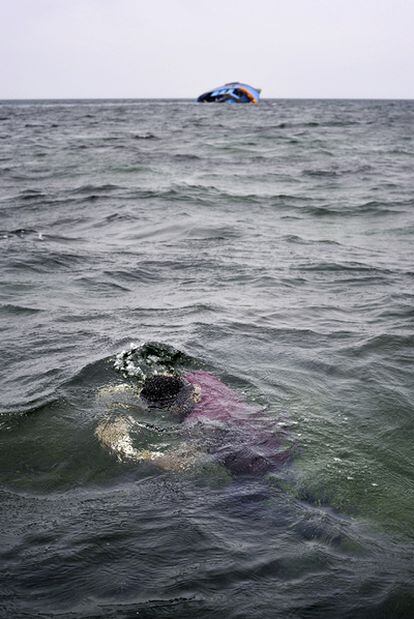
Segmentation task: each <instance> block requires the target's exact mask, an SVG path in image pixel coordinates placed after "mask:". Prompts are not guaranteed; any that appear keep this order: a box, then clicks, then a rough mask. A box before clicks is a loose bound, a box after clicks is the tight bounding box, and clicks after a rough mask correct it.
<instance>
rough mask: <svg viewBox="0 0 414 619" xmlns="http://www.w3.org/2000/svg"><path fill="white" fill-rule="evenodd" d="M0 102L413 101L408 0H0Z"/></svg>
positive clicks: (413, 32)
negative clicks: (219, 94)
mask: <svg viewBox="0 0 414 619" xmlns="http://www.w3.org/2000/svg"><path fill="white" fill-rule="evenodd" d="M0 54H1V56H0V57H1V64H0V98H3V99H4V98H61V97H63V98H66V97H68V98H69V97H70V98H72V97H74V98H78V97H79V98H82V97H85V98H89V97H191V98H194V97H196V96H197V95H198V94H200V93H201V92H204V91H205V90H208V89H209V88H210V87H213V86H215V85H219V84H220V83H222V82H226V81H234V80H240V81H245V82H248V83H250V84H252V85H253V86H257V87H259V88H260V87H261V88H262V89H263V96H265V97H356V98H359V97H362V98H371V97H372V98H377V97H378V98H383V97H384V98H414V79H413V78H414V0H0Z"/></svg>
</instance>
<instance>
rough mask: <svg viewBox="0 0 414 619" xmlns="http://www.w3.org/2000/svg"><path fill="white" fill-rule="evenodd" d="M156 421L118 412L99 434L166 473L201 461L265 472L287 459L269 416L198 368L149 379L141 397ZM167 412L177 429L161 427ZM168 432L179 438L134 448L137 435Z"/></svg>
mask: <svg viewBox="0 0 414 619" xmlns="http://www.w3.org/2000/svg"><path fill="white" fill-rule="evenodd" d="M139 400H140V403H141V405H142V407H143V409H144V410H146V411H147V412H148V411H150V412H152V413H153V419H154V423H147V422H144V421H142V420H139V419H137V418H136V417H135V416H134V415H132V414H125V413H118V414H116V415H110V416H109V417H108V418H106V419H105V420H103V421H102V422H101V423H100V424H99V425H98V427H97V429H96V435H97V437H98V439H99V441H100V442H101V444H102V445H103V446H105V447H106V448H108V449H110V450H111V451H112V452H113V453H114V454H115V455H116V456H117V457H118V459H120V460H135V461H142V462H144V461H147V462H154V463H155V464H156V465H157V466H159V467H161V468H163V469H173V470H183V469H188V468H192V467H193V466H195V465H196V464H197V463H198V464H200V465H201V464H203V463H204V464H205V463H212V462H213V463H216V464H219V465H223V466H225V467H226V468H227V469H228V470H230V471H231V472H232V473H235V474H243V473H255V472H266V471H269V470H271V469H272V468H275V467H277V466H279V465H280V464H281V463H282V462H284V461H286V460H287V458H288V452H287V451H286V450H283V448H282V446H281V443H280V441H279V440H278V439H277V437H276V436H275V433H274V430H273V427H272V424H271V422H270V419H269V418H267V419H266V418H264V416H263V413H262V412H261V411H260V409H258V408H257V407H254V406H252V405H251V404H249V403H247V402H246V401H244V400H243V399H241V398H240V397H239V395H238V394H237V393H236V392H235V391H233V390H232V389H230V387H228V386H227V385H225V384H224V383H223V382H222V381H221V380H220V379H219V378H217V377H216V376H214V375H213V374H211V373H209V372H206V371H203V370H197V371H193V372H187V373H184V374H183V375H182V376H180V377H177V376H172V375H168V374H167V375H156V376H152V377H150V378H147V379H146V380H145V381H144V383H143V386H142V389H141V391H140V395H139ZM161 413H163V414H164V416H166V417H167V419H169V420H170V421H171V422H172V423H173V425H172V426H171V424H170V425H169V427H168V428H167V429H165V428H162V427H157V419H158V418H159V415H160V414H161ZM142 431H143V432H146V431H148V432H150V433H151V432H152V433H153V434H152V436H154V433H155V436H156V438H158V437H159V436H162V435H163V433H165V432H166V435H165V437H166V438H167V435H168V433H170V435H174V438H175V439H177V436H178V439H179V440H178V443H177V440H175V443H174V441H172V442H171V443H168V441H167V442H161V443H158V444H155V445H154V444H153V443H152V442H151V441H149V446H146V447H145V448H143V449H140V448H139V447H136V446H134V434H135V435H137V434H139V433H140V432H142Z"/></svg>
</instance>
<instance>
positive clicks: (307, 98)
mask: <svg viewBox="0 0 414 619" xmlns="http://www.w3.org/2000/svg"><path fill="white" fill-rule="evenodd" d="M8 101H194V102H196V103H197V98H196V97H195V98H193V97H23V98H22V97H7V98H0V102H8ZM260 101H261V102H262V101H414V97H261V98H260Z"/></svg>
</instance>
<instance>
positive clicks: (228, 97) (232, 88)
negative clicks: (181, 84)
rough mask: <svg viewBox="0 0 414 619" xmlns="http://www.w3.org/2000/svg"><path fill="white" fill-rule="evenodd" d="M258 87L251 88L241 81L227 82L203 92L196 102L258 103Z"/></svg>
mask: <svg viewBox="0 0 414 619" xmlns="http://www.w3.org/2000/svg"><path fill="white" fill-rule="evenodd" d="M260 93H261V90H260V88H253V86H249V84H242V83H241V82H229V83H228V84H224V86H220V87H219V88H215V89H213V90H209V91H208V92H205V93H203V94H202V95H200V96H199V97H198V99H197V102H198V103H259V99H260Z"/></svg>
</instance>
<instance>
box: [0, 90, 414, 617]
mask: <svg viewBox="0 0 414 619" xmlns="http://www.w3.org/2000/svg"><path fill="white" fill-rule="evenodd" d="M413 120H414V103H413V102H411V101H315V100H312V101H305V100H303V101H290V100H274V101H266V100H263V101H262V102H261V103H260V105H259V106H240V107H239V106H226V105H196V104H194V103H193V102H191V101H167V100H166V101H161V100H157V101H149V100H148V101H144V100H141V101H132V100H131V101H119V100H117V101H110V100H108V101H58V102H57V101H21V102H18V101H15V102H7V101H3V102H1V103H0V213H1V223H0V267H1V275H0V278H1V279H0V281H1V286H0V303H1V305H0V316H1V325H2V326H1V330H2V332H1V343H2V364H1V377H2V381H1V398H0V400H1V413H2V414H1V415H0V447H1V449H0V500H1V503H0V509H1V517H0V518H1V520H0V522H1V537H2V542H1V550H0V553H1V554H0V567H1V571H0V583H1V586H0V613H1V615H2V616H4V617H34V616H39V617H49V616H60V617H133V616H138V617H145V618H147V617H156V618H158V617H166V618H169V619H170V618H172V617H177V618H180V619H182V618H184V617H191V618H193V617H201V618H202V617H226V618H239V619H245V618H247V617H249V618H250V617H252V618H256V617H257V618H260V619H263V618H267V617H269V618H275V617H292V618H305V617H306V618H311V617H315V618H319V617H327V618H332V617H334V618H335V617H349V618H351V617H352V618H353V619H354V618H358V617H360V618H366V617H372V618H374V617H375V618H377V617H384V618H388V617H389V618H393V619H394V618H400V617H407V618H408V617H412V616H413V613H414V597H413V590H412V582H413V564H412V557H413V537H414V510H413V504H414V481H413V473H414V466H413V451H412V443H413V398H414V387H413V385H414V381H413V357H414V355H413V344H414V336H413V322H414V320H413V318H414V311H413V300H414V286H413V274H414V268H413V240H414V217H413V215H414V133H413ZM154 340H155V341H158V342H161V343H166V344H169V345H172V346H174V347H175V348H177V349H178V350H181V351H183V352H184V353H185V354H186V355H188V359H189V361H188V363H189V366H190V369H191V366H192V367H193V368H200V367H201V368H204V370H207V371H209V372H211V373H213V374H214V375H215V376H217V377H219V378H220V379H221V380H222V381H223V382H224V383H226V384H227V385H229V386H230V387H232V389H234V391H235V392H236V393H237V394H238V395H239V396H240V397H241V398H243V399H244V400H246V401H247V402H248V403H251V404H252V405H254V406H257V407H259V408H261V409H263V411H264V413H263V414H264V415H266V417H267V420H268V422H269V419H270V422H271V423H273V426H274V431H275V433H276V434H278V433H280V434H281V435H283V437H284V440H286V441H287V442H290V445H291V447H292V450H293V452H294V456H293V458H292V459H291V461H290V462H289V463H286V464H284V465H283V466H281V467H280V468H279V469H277V470H275V471H272V472H271V473H268V474H266V475H239V476H238V475H232V474H229V473H228V472H226V471H223V470H221V471H218V470H215V469H205V468H203V467H201V466H200V467H199V468H197V467H193V468H192V469H191V470H186V471H185V472H177V471H161V470H159V469H158V468H157V467H156V466H154V464H153V463H137V462H133V461H120V460H118V459H117V458H114V457H113V455H111V453H109V452H108V451H106V450H105V449H103V448H102V445H100V444H99V442H98V440H97V438H96V434H95V430H96V427H97V426H98V424H99V423H100V421H101V420H102V418H103V416H104V415H105V414H106V413H107V410H108V402H107V401H105V397H103V396H102V394H105V393H106V392H105V390H109V391H111V389H115V392H116V388H117V386H118V387H119V385H120V384H121V383H122V381H124V378H123V377H122V376H120V375H119V374H118V373H117V372H116V370H114V368H113V364H114V360H115V355H116V354H117V353H119V352H120V351H121V350H123V349H125V348H127V347H128V346H129V345H130V343H131V342H132V341H133V342H138V344H142V343H144V342H147V341H154ZM138 344H137V345H138ZM129 380H130V381H133V379H132V378H130V379H129ZM118 406H121V408H122V403H121V404H120V403H119V402H118Z"/></svg>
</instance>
